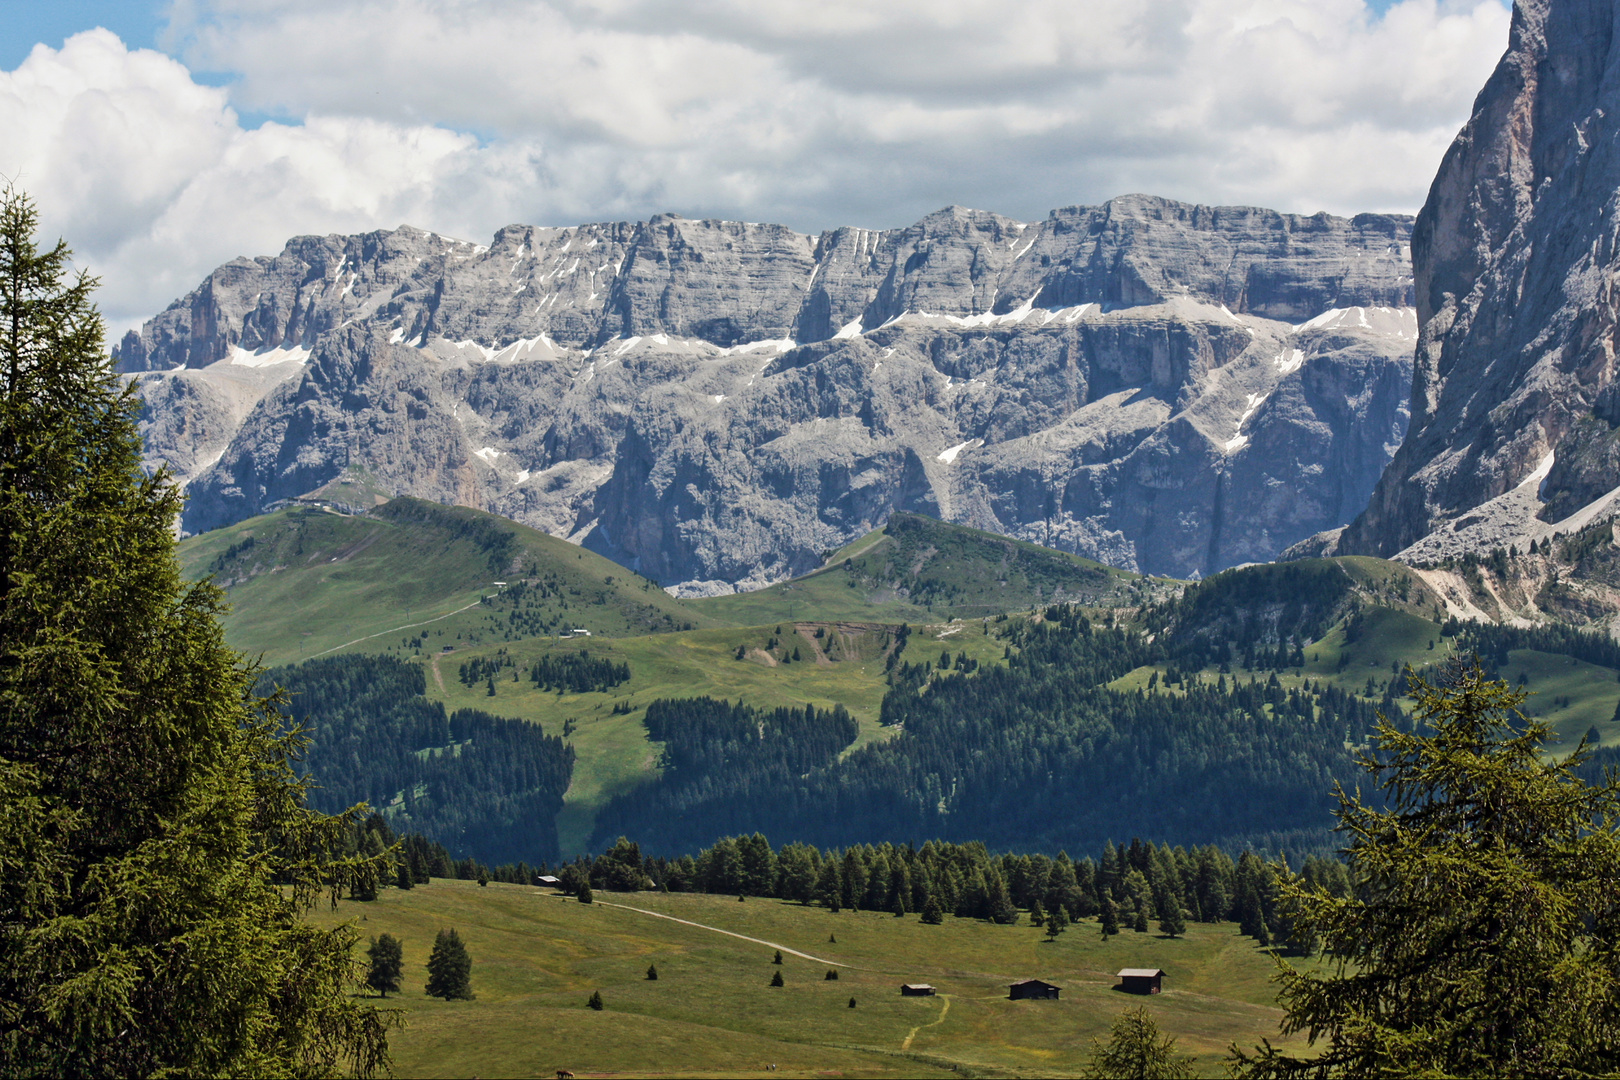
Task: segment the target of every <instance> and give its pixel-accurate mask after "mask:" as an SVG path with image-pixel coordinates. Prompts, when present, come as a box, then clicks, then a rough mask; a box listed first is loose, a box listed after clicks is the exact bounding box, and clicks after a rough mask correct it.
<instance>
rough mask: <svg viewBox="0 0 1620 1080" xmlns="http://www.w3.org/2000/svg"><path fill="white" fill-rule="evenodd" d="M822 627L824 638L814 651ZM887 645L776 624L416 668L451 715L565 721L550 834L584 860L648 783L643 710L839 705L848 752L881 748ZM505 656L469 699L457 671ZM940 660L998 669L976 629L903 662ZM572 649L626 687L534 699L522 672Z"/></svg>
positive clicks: (482, 650) (857, 633)
mask: <svg viewBox="0 0 1620 1080" xmlns="http://www.w3.org/2000/svg"><path fill="white" fill-rule="evenodd" d="M818 626H820V627H821V628H822V629H823V630H824V632H825V634H826V635H829V636H824V637H823V638H821V639H817V638H816V637H815V630H816V628H817V627H818ZM778 627H780V630H781V633H780V634H778V633H777V630H778ZM834 634H836V635H838V636H839V637H840V638H841V639H842V640H841V643H840V645H839V646H837V647H835V648H834V650H833V652H834V655H838V656H843V657H847V658H846V659H839V660H826V661H825V662H818V660H817V659H814V658H816V657H818V656H825V655H826V654H825V651H824V649H823V646H825V645H826V644H827V642H828V641H829V640H830V635H834ZM884 634H885V629H884V627H883V626H882V625H881V624H870V623H863V624H850V623H844V624H837V623H822V624H815V623H797V624H795V623H788V622H782V623H773V624H771V625H768V626H758V627H735V628H729V629H718V630H693V631H685V632H681V633H673V634H655V635H649V636H645V637H634V638H617V639H614V640H612V641H606V640H600V639H592V640H591V641H590V642H583V641H578V640H574V641H567V642H554V641H550V640H548V639H542V638H531V639H528V640H526V641H520V642H512V643H509V644H503V645H499V646H497V645H485V646H482V647H478V648H470V649H465V650H458V651H456V652H453V653H448V654H442V655H433V656H428V657H424V660H425V662H426V663H428V665H429V678H428V695H429V696H430V697H434V698H437V699H439V700H442V701H443V702H444V703H445V705H446V707H447V708H451V709H456V708H463V707H468V708H479V709H486V710H488V711H490V712H494V713H498V714H500V715H502V716H515V717H521V718H523V719H527V720H533V721H536V722H538V723H540V724H543V725H544V726H545V729H546V731H548V732H550V733H553V734H561V733H562V732H563V730H564V724H565V723H566V721H568V720H573V721H574V724H575V726H574V730H573V733H572V734H571V735H570V736H568V739H569V741H570V742H572V744H573V746H574V751H575V754H576V755H577V756H576V761H575V765H574V779H573V783H572V784H571V785H570V787H569V789H568V795H567V798H566V802H565V805H564V809H563V812H562V814H561V815H559V817H558V822H557V826H558V834H559V838H560V840H561V842H562V846H563V851H564V853H565V854H568V855H573V854H576V853H580V852H582V851H583V850H584V848H583V845H584V844H585V841H586V840H587V839H588V838H589V835H590V830H591V825H592V823H593V822H594V820H595V816H596V811H597V809H598V808H599V807H600V806H602V804H603V803H605V802H607V801H608V800H609V799H611V798H612V797H613V796H614V795H616V794H618V793H620V792H622V791H625V790H627V789H629V788H631V787H633V786H635V785H636V784H639V783H642V782H644V781H645V780H647V779H650V778H651V777H653V776H654V775H655V770H656V767H657V760H658V754H659V752H660V750H661V747H660V746H659V745H658V744H656V743H653V742H650V741H649V740H648V738H647V732H646V729H645V728H644V727H642V724H641V718H642V716H643V715H644V714H645V712H646V706H647V704H648V703H649V702H651V701H654V700H656V699H658V698H675V697H715V698H725V699H728V700H736V699H741V700H744V701H747V702H749V703H750V704H752V705H755V706H758V707H760V708H774V707H776V706H778V705H794V706H802V705H807V704H813V705H816V706H817V707H819V708H831V707H832V706H833V705H838V704H841V705H843V706H844V707H845V708H847V709H849V710H850V712H851V713H853V714H854V715H855V718H856V719H857V720H858V721H859V722H860V725H861V733H860V735H859V736H858V737H857V739H856V741H855V744H854V746H855V747H859V746H863V745H865V744H866V743H868V742H871V741H873V740H874V739H881V738H887V737H888V736H889V735H890V734H891V733H892V732H891V731H890V730H889V729H886V728H883V727H881V726H879V724H878V707H879V705H881V704H882V701H883V693H884V691H885V689H886V688H887V684H886V682H885V678H884V670H883V668H884V661H883V653H882V648H881V643H882V640H883V636H884ZM772 637H777V638H778V639H779V641H780V642H785V643H786V645H787V647H786V649H784V648H783V647H782V646H781V645H780V644H779V645H778V647H777V648H776V649H775V650H774V656H773V657H772V659H767V658H766V654H765V652H764V646H765V645H766V644H768V643H769V640H770V639H771V638H772ZM739 646H741V647H743V648H744V650H745V651H746V658H745V659H743V660H738V659H736V653H737V649H738V647H739ZM502 648H504V649H506V650H507V654H508V655H509V656H510V657H512V658H513V659H514V660H515V662H516V665H515V667H514V668H512V669H508V670H507V671H506V672H505V673H504V674H503V677H502V678H501V679H497V680H496V682H495V687H496V693H495V696H494V697H493V698H492V697H490V696H489V693H488V690H487V684H485V683H475V684H474V685H473V686H471V687H466V686H463V685H462V684H461V682H460V681H459V679H458V677H457V673H458V671H459V670H460V666H461V664H462V663H464V662H465V661H467V660H468V659H470V658H472V657H476V656H489V655H491V654H494V653H497V652H498V651H499V650H500V649H502ZM794 648H797V649H798V650H799V654H800V656H801V657H803V659H802V660H801V661H800V662H798V663H786V664H783V663H779V662H773V661H774V660H775V657H780V656H782V655H783V654H784V653H788V654H791V652H792V650H793V649H794ZM944 648H949V649H950V651H951V652H952V653H953V654H955V653H957V652H966V653H967V654H968V655H969V656H972V657H974V658H976V659H978V660H979V661H980V662H981V663H985V664H988V663H993V662H997V661H999V660H1000V659H1001V656H1002V650H1003V644H1002V642H1000V641H999V640H998V639H996V638H994V637H991V636H986V634H985V633H984V624H983V623H980V622H977V621H974V622H958V623H953V624H949V625H938V624H936V625H933V626H927V627H919V628H917V629H916V630H915V631H914V633H913V634H912V636H911V641H910V644H909V645H908V646H907V649H906V651H905V653H904V654H903V656H904V658H905V659H906V660H908V661H913V662H915V661H917V660H919V659H927V660H933V659H935V658H937V657H938V656H939V652H940V650H941V649H944ZM580 649H587V650H589V651H590V653H591V655H592V656H595V657H605V658H610V659H612V660H614V661H615V662H617V661H620V660H622V661H624V662H626V663H628V664H629V665H630V681H629V682H626V683H621V684H620V685H618V686H616V687H613V688H612V689H611V690H608V691H606V692H602V693H588V694H564V693H558V692H557V691H542V690H539V689H537V688H536V687H535V686H534V685H533V684H532V683H530V682H529V681H528V676H527V672H528V668H529V666H530V665H531V664H533V662H534V661H535V660H536V659H538V658H539V657H540V656H542V655H544V654H546V653H549V652H577V651H579V650H580ZM513 671H516V672H517V673H518V674H519V680H518V681H516V682H513V681H512V672H513ZM624 704H628V705H629V706H630V711H629V712H628V713H619V714H617V715H615V714H614V712H613V709H614V707H615V706H616V705H624Z"/></svg>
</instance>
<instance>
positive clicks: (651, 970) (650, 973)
mask: <svg viewBox="0 0 1620 1080" xmlns="http://www.w3.org/2000/svg"><path fill="white" fill-rule="evenodd" d="M647 981H648V982H657V981H658V965H657V964H648V965H647Z"/></svg>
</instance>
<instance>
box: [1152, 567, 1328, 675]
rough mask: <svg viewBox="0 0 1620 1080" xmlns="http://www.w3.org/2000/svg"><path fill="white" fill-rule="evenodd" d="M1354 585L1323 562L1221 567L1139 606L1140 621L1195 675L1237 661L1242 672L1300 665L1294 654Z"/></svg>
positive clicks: (1318, 630)
mask: <svg viewBox="0 0 1620 1080" xmlns="http://www.w3.org/2000/svg"><path fill="white" fill-rule="evenodd" d="M1353 587H1354V582H1352V581H1351V579H1350V575H1349V574H1347V573H1345V571H1344V568H1343V567H1341V566H1339V565H1338V564H1337V563H1335V562H1332V561H1330V560H1327V559H1303V560H1300V561H1298V562H1285V563H1272V564H1270V565H1267V566H1246V567H1243V568H1241V569H1236V570H1225V571H1222V572H1221V573H1219V574H1216V575H1214V576H1213V577H1210V578H1208V579H1206V580H1204V581H1201V582H1199V583H1197V584H1196V585H1192V586H1190V587H1189V588H1188V589H1187V590H1186V591H1185V592H1183V593H1182V594H1181V595H1180V596H1179V597H1177V598H1176V599H1174V600H1171V601H1168V602H1166V603H1163V604H1158V605H1152V606H1149V607H1147V608H1144V609H1143V612H1142V624H1143V626H1144V627H1145V628H1146V630H1147V631H1148V632H1149V633H1151V634H1154V635H1155V636H1157V637H1159V638H1160V639H1161V640H1163V641H1164V652H1165V657H1166V659H1168V660H1172V661H1174V662H1176V663H1178V664H1179V665H1181V666H1183V667H1186V668H1190V669H1192V670H1198V669H1200V668H1205V667H1211V666H1216V665H1230V664H1232V663H1233V662H1234V661H1239V662H1241V663H1242V664H1243V666H1244V667H1247V668H1255V667H1260V668H1270V669H1273V670H1277V669H1281V668H1283V667H1287V666H1290V665H1292V664H1296V663H1303V662H1304V657H1303V655H1302V653H1301V652H1300V651H1299V650H1300V649H1301V647H1302V646H1303V645H1304V644H1305V643H1306V642H1308V641H1316V640H1318V639H1319V638H1321V637H1322V635H1323V634H1325V633H1326V632H1327V630H1328V628H1329V627H1331V626H1332V625H1333V623H1334V622H1336V621H1337V620H1338V619H1339V618H1340V617H1341V616H1342V615H1343V613H1344V607H1345V604H1346V601H1348V600H1349V599H1350V595H1351V592H1352V589H1353Z"/></svg>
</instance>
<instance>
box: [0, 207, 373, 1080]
mask: <svg viewBox="0 0 1620 1080" xmlns="http://www.w3.org/2000/svg"><path fill="white" fill-rule="evenodd" d="M36 224H37V213H36V211H35V209H34V207H33V204H32V203H31V202H30V201H29V200H28V199H27V198H26V197H24V196H22V195H20V194H18V193H17V192H16V191H14V190H12V189H9V188H8V189H6V190H5V191H4V192H3V193H0V1075H7V1076H17V1075H38V1074H46V1075H57V1076H69V1075H102V1076H107V1075H112V1076H137V1075H138V1076H146V1075H153V1074H158V1073H166V1074H181V1075H221V1074H236V1075H288V1074H300V1075H302V1074H312V1075H314V1074H320V1075H330V1074H335V1073H338V1072H343V1071H348V1072H354V1073H360V1074H372V1073H375V1072H378V1071H382V1070H385V1069H386V1068H387V1064H388V1049H387V1028H388V1026H389V1024H390V1023H391V1022H392V1021H393V1015H394V1014H389V1013H383V1012H379V1011H378V1010H376V1009H375V1008H373V1007H372V1006H370V1005H366V1004H363V1003H361V1002H359V1001H356V1000H354V999H352V998H351V997H350V994H351V993H352V992H353V991H354V990H356V989H358V988H359V987H360V985H361V977H362V971H361V968H360V966H359V963H358V961H357V960H356V958H355V957H354V956H353V955H352V953H351V948H352V946H353V944H354V942H355V940H356V937H357V935H356V933H355V931H354V930H353V929H352V927H347V926H345V927H339V928H337V929H332V930H322V929H318V928H316V927H314V926H311V925H310V924H309V923H308V922H306V921H305V920H304V919H303V917H302V916H303V914H304V913H305V911H307V910H308V909H309V908H310V907H312V906H313V905H314V904H315V903H316V902H317V900H318V899H319V898H320V897H321V896H322V895H323V894H325V895H326V896H328V897H329V898H330V900H331V901H332V902H333V903H335V902H336V900H337V898H338V897H339V896H340V895H341V894H342V892H343V891H344V890H351V889H357V890H358V891H360V892H365V891H366V890H367V889H368V888H370V887H371V886H372V885H373V884H374V882H375V879H376V875H377V874H378V873H380V872H381V870H382V869H383V864H382V861H381V860H379V859H377V858H370V859H367V858H363V857H355V858H352V859H347V858H343V857H341V855H340V852H342V851H343V849H344V844H345V841H346V837H347V835H348V833H349V830H350V827H351V825H352V823H353V822H354V821H355V820H357V819H358V814H357V812H356V811H350V812H349V813H347V814H344V815H341V816H338V817H327V816H323V815H320V814H316V813H313V812H311V811H310V810H308V809H307V808H306V806H305V800H304V785H303V784H302V782H301V781H300V780H299V779H298V776H297V774H296V773H295V772H294V771H293V769H292V767H291V766H290V765H289V757H290V755H291V754H292V753H293V752H295V751H296V750H297V749H298V747H299V746H300V745H302V740H301V739H300V738H299V736H298V735H297V733H296V732H294V733H287V732H285V731H283V730H282V727H281V722H280V718H279V715H278V713H277V711H276V710H275V708H274V707H273V705H272V704H271V703H270V702H269V701H267V700H262V699H257V698H255V697H254V696H253V694H252V690H251V688H252V686H253V684H254V680H255V674H256V673H255V670H254V668H253V666H252V665H251V664H250V663H249V662H247V661H246V660H244V659H243V658H242V657H241V656H240V655H239V654H238V653H236V652H234V651H232V650H231V649H230V648H228V647H227V646H226V644H225V640H224V635H223V632H222V630H221V628H220V623H219V616H220V615H221V614H222V612H223V611H224V602H223V594H222V593H221V592H220V590H218V589H217V588H215V587H214V586H213V585H211V584H199V585H191V586H188V585H186V584H185V583H184V582H182V580H181V577H180V569H179V566H178V564H177V562H176V560H175V541H174V535H173V532H172V529H173V525H174V521H175V518H176V515H177V514H178V513H179V511H180V505H181V497H180V493H179V491H178V490H177V488H176V487H175V485H174V483H173V482H172V480H171V479H170V478H169V476H168V474H167V473H165V472H161V471H160V472H159V473H157V474H156V475H151V476H148V475H146V474H145V473H144V472H143V470H142V468H141V443H140V436H139V434H138V432H137V429H136V426H135V420H136V413H137V410H138V409H139V406H140V403H139V399H138V397H137V396H136V392H135V389H134V388H133V387H125V386H123V385H121V382H120V380H119V379H118V377H117V376H116V375H114V373H113V371H112V367H111V364H110V362H109V360H108V358H107V356H106V354H105V352H104V351H103V347H102V324H101V319H100V317H99V315H98V314H97V313H96V310H95V308H94V306H93V305H92V304H91V302H90V295H91V292H92V290H93V289H94V288H95V285H96V282H95V281H94V280H93V279H91V278H89V277H86V276H84V275H83V274H80V275H78V276H77V277H71V278H70V275H69V268H68V257H69V252H68V250H67V248H66V247H65V246H64V245H63V244H60V243H58V244H57V245H56V246H55V247H53V248H51V249H49V250H46V251H41V250H39V248H38V247H37V246H36V245H35V242H34V236H33V233H34V229H35V226H36Z"/></svg>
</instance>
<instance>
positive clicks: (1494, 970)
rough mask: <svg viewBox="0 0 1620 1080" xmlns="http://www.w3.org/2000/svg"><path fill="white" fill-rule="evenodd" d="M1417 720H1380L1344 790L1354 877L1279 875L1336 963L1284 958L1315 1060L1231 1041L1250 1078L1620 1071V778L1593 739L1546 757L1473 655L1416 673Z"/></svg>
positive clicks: (1287, 897)
mask: <svg viewBox="0 0 1620 1080" xmlns="http://www.w3.org/2000/svg"><path fill="white" fill-rule="evenodd" d="M1410 685H1411V692H1412V696H1413V697H1414V699H1415V701H1416V708H1415V710H1414V715H1413V719H1414V720H1415V721H1416V723H1415V724H1413V725H1411V727H1412V730H1410V731H1408V730H1402V728H1403V727H1405V726H1406V725H1402V727H1396V726H1395V725H1393V724H1391V723H1389V722H1387V721H1381V722H1380V723H1379V725H1378V729H1377V735H1376V738H1375V743H1374V745H1375V752H1374V753H1371V754H1368V755H1364V756H1363V759H1362V764H1363V766H1364V768H1366V769H1367V771H1369V772H1371V773H1373V774H1375V775H1380V776H1381V777H1382V778H1383V779H1382V783H1381V788H1382V790H1383V792H1384V794H1385V799H1384V800H1383V801H1382V802H1380V803H1377V804H1369V803H1366V802H1363V801H1362V799H1361V798H1360V796H1359V794H1357V795H1351V794H1348V793H1346V792H1344V791H1343V790H1341V791H1340V793H1339V809H1338V811H1337V814H1338V818H1339V830H1340V831H1341V832H1342V833H1344V834H1345V835H1346V836H1348V838H1349V844H1348V847H1347V850H1346V856H1347V860H1348V863H1349V869H1350V873H1351V876H1352V879H1353V883H1354V888H1353V890H1352V891H1351V892H1350V893H1349V894H1348V895H1343V896H1335V895H1333V894H1332V893H1330V892H1329V891H1328V890H1327V889H1326V888H1325V887H1323V886H1321V885H1316V886H1311V885H1308V884H1307V883H1306V882H1305V881H1304V879H1303V878H1301V877H1298V876H1295V875H1292V874H1286V873H1284V874H1281V875H1279V877H1278V879H1277V889H1278V890H1279V899H1280V900H1281V901H1282V902H1283V903H1284V904H1285V905H1286V907H1287V909H1288V912H1289V917H1290V919H1291V920H1292V921H1293V922H1294V923H1295V924H1296V925H1298V926H1299V927H1300V928H1301V931H1302V932H1304V933H1306V934H1309V935H1311V936H1312V937H1314V938H1315V939H1316V940H1318V941H1319V942H1320V944H1321V947H1322V950H1323V955H1324V959H1325V960H1326V961H1327V962H1328V963H1327V965H1326V966H1325V967H1324V968H1323V969H1320V970H1301V969H1296V968H1294V967H1292V966H1290V965H1287V964H1286V963H1284V964H1283V965H1282V967H1281V969H1280V971H1279V974H1278V979H1279V981H1280V983H1281V987H1282V989H1281V994H1280V1002H1281V1004H1282V1006H1283V1008H1284V1009H1285V1010H1286V1013H1287V1015H1286V1018H1285V1021H1284V1024H1283V1030H1284V1032H1285V1033H1287V1034H1293V1033H1296V1032H1305V1033H1306V1034H1307V1035H1308V1036H1309V1038H1310V1039H1311V1041H1312V1042H1313V1043H1323V1044H1325V1045H1324V1046H1323V1047H1322V1048H1321V1050H1320V1052H1319V1053H1313V1054H1311V1055H1310V1056H1306V1057H1294V1056H1291V1055H1287V1054H1283V1053H1280V1052H1279V1051H1277V1050H1276V1048H1274V1047H1272V1046H1270V1045H1269V1044H1266V1045H1264V1046H1262V1047H1260V1048H1259V1049H1258V1050H1256V1051H1255V1052H1254V1053H1245V1052H1242V1051H1237V1050H1234V1053H1233V1057H1234V1062H1233V1064H1234V1066H1235V1071H1237V1072H1238V1073H1239V1074H1241V1075H1248V1076H1253V1077H1292V1076H1313V1077H1327V1078H1331V1077H1359V1076H1504V1077H1505V1076H1516V1077H1541V1076H1548V1077H1550V1076H1598V1075H1603V1076H1611V1075H1615V1074H1616V1072H1620V835H1617V833H1616V828H1617V826H1620V781H1617V780H1616V778H1615V777H1614V776H1613V775H1612V774H1610V775H1607V776H1605V777H1604V778H1603V780H1602V781H1601V782H1595V783H1587V782H1586V781H1584V780H1583V779H1582V778H1581V776H1580V775H1578V772H1577V769H1578V767H1579V765H1580V764H1581V762H1582V761H1583V760H1584V759H1585V758H1586V756H1587V747H1586V746H1585V745H1584V744H1582V745H1581V746H1580V747H1578V748H1577V749H1576V751H1575V753H1574V754H1572V755H1570V756H1568V757H1565V758H1553V759H1551V760H1549V759H1547V758H1546V757H1545V756H1544V754H1543V746H1544V744H1545V742H1546V741H1547V736H1548V728H1547V727H1546V725H1544V724H1542V723H1540V722H1539V721H1530V720H1528V719H1527V718H1526V717H1525V716H1524V714H1523V713H1522V712H1521V711H1520V709H1519V706H1520V705H1521V704H1522V703H1523V702H1524V699H1525V696H1526V695H1525V693H1524V692H1523V691H1519V690H1515V689H1513V688H1511V687H1509V686H1508V684H1507V683H1505V682H1500V681H1496V680H1491V679H1489V678H1487V677H1486V675H1485V674H1484V672H1482V671H1481V669H1480V667H1479V664H1478V662H1477V661H1475V662H1473V663H1466V664H1454V665H1452V666H1451V667H1450V669H1449V670H1448V671H1447V672H1446V673H1445V677H1444V679H1443V681H1442V682H1441V683H1440V685H1430V684H1428V683H1426V682H1424V681H1422V680H1419V679H1416V678H1412V679H1411V681H1410Z"/></svg>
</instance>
